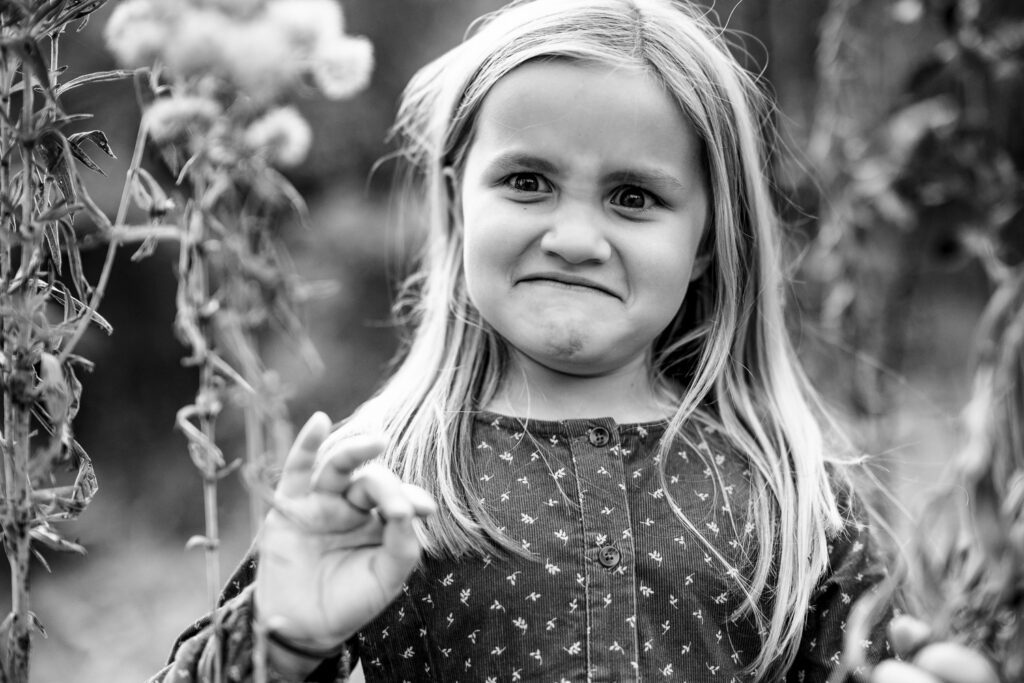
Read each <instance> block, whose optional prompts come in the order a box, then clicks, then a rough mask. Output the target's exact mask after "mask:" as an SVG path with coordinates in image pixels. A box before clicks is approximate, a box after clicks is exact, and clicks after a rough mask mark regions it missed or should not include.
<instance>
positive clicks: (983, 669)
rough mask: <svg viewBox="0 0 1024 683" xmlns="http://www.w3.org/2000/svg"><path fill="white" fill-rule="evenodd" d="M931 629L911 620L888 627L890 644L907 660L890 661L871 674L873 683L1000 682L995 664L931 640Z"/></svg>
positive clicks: (954, 645) (961, 647)
mask: <svg viewBox="0 0 1024 683" xmlns="http://www.w3.org/2000/svg"><path fill="white" fill-rule="evenodd" d="M931 635H932V634H931V629H929V628H928V626H926V625H925V624H924V623H922V622H920V621H918V620H916V619H912V618H910V617H896V618H895V619H893V620H892V623H891V624H890V625H889V642H890V643H892V645H893V647H894V648H895V649H896V652H897V654H899V656H900V657H903V658H904V659H905V660H906V661H902V662H901V661H897V660H895V659H887V660H885V661H883V662H880V663H879V664H878V666H876V667H875V668H874V671H872V673H871V678H870V681H871V683H999V675H998V674H997V673H996V670H995V669H994V668H993V666H992V663H991V662H989V660H988V659H987V658H986V657H985V656H984V655H982V654H981V653H980V652H978V651H976V650H972V649H971V648H969V647H967V646H965V645H960V644H957V643H951V642H937V643H933V642H930V641H931Z"/></svg>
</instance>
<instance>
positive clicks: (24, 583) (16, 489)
mask: <svg viewBox="0 0 1024 683" xmlns="http://www.w3.org/2000/svg"><path fill="white" fill-rule="evenodd" d="M25 71H26V72H25V73H24V75H23V77H24V79H25V81H24V82H25V86H26V87H25V88H24V90H23V92H22V111H21V121H20V127H21V128H22V129H23V131H22V133H23V134H22V135H21V144H20V152H21V160H22V181H21V227H22V229H23V230H30V229H31V225H32V214H33V211H34V209H35V192H36V188H35V164H34V160H33V148H34V141H33V140H32V139H31V137H30V136H28V135H26V134H25V132H26V131H25V129H27V128H28V127H29V126H31V121H32V117H33V113H34V106H35V98H34V89H33V88H32V79H31V76H29V75H28V73H27V70H25ZM17 237H18V238H22V237H23V236H22V235H18V236H17ZM3 252H4V256H5V266H6V267H5V269H4V275H9V274H10V271H11V268H13V261H12V260H11V254H10V247H9V246H5V247H4V249H3ZM20 258H21V261H22V265H24V262H25V260H26V255H25V246H24V241H23V246H22V250H21V253H20ZM4 282H5V283H6V282H7V279H6V278H5V279H4ZM26 291H27V290H26V289H25V288H24V287H22V288H20V289H19V290H18V291H9V292H8V301H9V302H10V303H11V305H12V308H13V309H14V312H13V315H11V318H12V319H11V320H10V321H6V323H5V325H4V335H3V342H4V348H3V354H4V357H5V358H6V359H7V362H8V363H10V366H11V367H10V380H9V382H10V385H11V387H13V388H14V391H10V392H8V391H5V392H4V431H5V436H6V439H5V446H6V448H5V451H6V452H5V453H4V503H5V505H4V510H3V520H4V522H3V523H4V529H3V531H4V550H5V551H6V554H7V559H8V563H9V564H10V568H11V613H10V616H9V620H10V621H9V623H8V624H7V648H6V650H7V651H6V661H5V662H4V673H5V674H6V676H7V677H8V679H11V680H16V681H24V680H28V665H29V655H30V652H31V649H32V637H31V628H32V623H31V614H30V611H29V610H30V602H29V561H30V558H31V553H32V539H31V536H30V535H29V534H30V531H31V521H32V506H31V496H32V482H31V478H30V474H29V458H30V456H31V443H30V419H31V402H30V400H29V397H28V391H30V387H32V386H33V385H34V384H35V378H34V371H33V368H32V364H31V362H30V361H29V355H30V353H31V345H32V339H31V332H30V330H31V325H30V322H29V321H30V320H31V312H30V306H29V304H28V302H27V301H26Z"/></svg>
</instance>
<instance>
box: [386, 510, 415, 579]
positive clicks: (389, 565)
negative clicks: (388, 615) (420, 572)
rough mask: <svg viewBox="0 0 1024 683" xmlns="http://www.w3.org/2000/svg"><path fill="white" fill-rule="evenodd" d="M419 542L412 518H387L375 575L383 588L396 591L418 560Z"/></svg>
mask: <svg viewBox="0 0 1024 683" xmlns="http://www.w3.org/2000/svg"><path fill="white" fill-rule="evenodd" d="M420 550H421V549H420V542H419V539H418V538H417V537H416V529H415V526H414V525H413V518H412V517H411V516H405V517H400V518H392V519H388V520H387V522H386V523H385V524H384V538H383V542H382V544H381V553H380V555H378V565H377V577H378V579H379V581H380V583H381V585H382V586H383V587H384V589H385V590H387V591H389V592H390V593H397V592H398V591H399V589H401V587H402V584H403V583H405V580H406V579H407V578H408V577H409V574H410V573H411V572H412V570H413V569H414V568H415V567H416V565H417V564H418V563H419V560H420Z"/></svg>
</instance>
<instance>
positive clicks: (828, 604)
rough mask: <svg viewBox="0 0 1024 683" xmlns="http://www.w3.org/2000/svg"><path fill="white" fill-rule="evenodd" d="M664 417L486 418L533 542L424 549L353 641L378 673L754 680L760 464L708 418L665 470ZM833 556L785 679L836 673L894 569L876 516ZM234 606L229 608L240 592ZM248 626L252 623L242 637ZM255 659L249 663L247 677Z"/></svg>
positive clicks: (483, 498)
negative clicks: (752, 615)
mask: <svg viewBox="0 0 1024 683" xmlns="http://www.w3.org/2000/svg"><path fill="white" fill-rule="evenodd" d="M664 430H665V423H647V424H629V425H620V424H616V423H615V422H614V421H612V420H611V419H607V418H603V419H594V420H583V419H581V420H565V421H536V420H531V421H529V422H525V421H522V420H518V419H513V418H510V417H505V416H501V415H496V414H493V413H480V414H479V415H478V416H477V417H476V419H475V424H474V430H473V440H472V448H471V453H469V454H468V456H469V457H472V459H473V460H472V464H473V467H472V471H474V472H475V475H474V476H475V477H476V478H477V479H478V482H477V492H478V495H479V496H480V502H481V504H482V505H483V506H484V507H485V509H486V510H487V511H488V512H489V514H490V515H491V516H492V519H493V520H494V521H495V522H496V523H497V524H498V526H499V527H500V528H501V530H502V531H503V532H504V533H505V535H506V536H507V537H508V538H509V539H511V540H512V541H514V542H515V543H517V544H518V545H519V546H520V548H521V550H522V551H523V552H522V554H521V555H518V554H512V553H504V554H498V553H494V554H489V555H485V556H483V557H467V558H461V559H451V558H430V557H428V558H425V559H424V561H423V563H422V564H421V566H420V568H419V569H417V570H416V571H415V572H414V573H413V575H412V576H411V577H410V578H409V580H408V581H407V583H406V584H405V585H404V586H403V590H402V593H401V594H400V595H399V596H398V598H397V599H396V600H395V601H394V602H393V603H392V604H391V605H390V606H389V607H388V608H387V609H386V610H385V611H384V612H383V613H382V614H380V615H379V616H378V617H377V618H376V619H375V620H374V621H372V622H371V623H369V624H368V625H367V626H366V627H365V628H364V629H362V630H361V631H360V632H359V633H358V634H357V636H356V637H355V638H353V639H352V641H351V643H350V653H351V655H352V657H358V659H359V661H360V662H361V664H362V669H363V672H364V675H365V677H366V680H367V681H368V683H375V682H378V681H389V682H390V681H410V682H411V681H444V682H445V683H448V682H451V683H456V682H460V681H466V682H468V681H483V682H491V681H493V682H494V683H497V682H498V681H545V682H553V683H562V682H568V681H572V682H576V681H635V680H649V681H680V682H687V683H730V682H733V681H745V680H749V677H744V674H743V668H744V667H745V666H746V665H747V664H749V663H750V661H751V660H752V658H753V657H754V656H755V655H756V653H757V649H758V637H757V631H756V628H755V626H754V624H753V623H752V622H751V621H750V620H749V619H746V618H743V617H737V616H736V612H737V608H738V607H739V606H740V605H741V597H740V595H739V594H738V591H737V590H736V582H735V580H734V578H735V574H736V573H737V572H743V571H744V569H745V568H746V567H747V566H748V565H749V564H750V560H749V558H748V557H747V552H749V548H750V547H751V534H752V533H753V524H752V523H751V522H750V520H747V519H745V518H744V513H745V511H746V501H747V497H748V494H749V473H748V472H747V471H746V469H745V467H746V465H745V462H744V460H743V459H742V458H739V457H737V456H736V455H735V454H734V453H731V452H730V451H729V450H728V448H726V446H725V445H724V444H725V442H724V440H723V439H721V438H720V436H719V435H717V434H715V433H713V432H711V431H709V430H705V429H697V428H692V430H691V431H692V433H689V434H687V435H685V436H682V437H678V438H676V439H675V441H674V442H673V448H672V449H670V451H669V455H668V456H667V457H668V460H667V461H666V462H665V463H664V465H665V466H664V474H662V473H661V467H660V463H659V462H658V444H659V441H660V439H661V437H662V436H663V434H664ZM670 501H673V502H674V504H675V505H678V507H679V508H680V511H681V512H682V513H683V514H684V515H685V517H686V519H688V520H689V521H690V522H691V524H692V525H693V528H687V527H686V526H685V525H684V524H683V523H682V522H681V521H680V520H679V518H678V517H677V515H676V513H675V512H674V511H673V503H670ZM697 533H699V534H700V536H701V537H703V539H704V540H705V541H707V543H705V542H704V541H702V540H701V538H700V537H698V535H697ZM709 544H710V548H709ZM830 551H831V552H830V555H831V565H832V566H831V570H830V572H829V574H828V575H827V576H825V577H823V578H822V580H821V582H820V583H819V585H818V587H817V591H816V593H815V598H814V603H813V604H812V606H811V612H810V613H809V614H808V618H807V626H806V631H805V637H804V639H803V641H802V642H801V645H800V650H799V653H798V657H797V660H796V662H795V663H794V665H793V666H792V667H791V669H790V671H789V672H788V673H787V674H786V675H785V679H784V680H787V681H808V682H809V681H819V682H822V683H823V682H824V681H826V680H827V679H828V677H829V674H830V672H832V671H833V670H834V669H836V668H837V666H838V664H839V660H840V656H841V652H842V646H843V642H842V640H843V635H844V632H845V629H846V618H847V615H848V613H849V611H850V609H851V606H852V603H853V602H855V601H856V599H857V598H858V597H859V596H860V595H862V594H863V593H864V592H865V591H867V590H869V589H870V588H872V587H873V586H874V585H875V584H877V582H878V581H879V580H881V578H882V577H883V576H884V573H885V572H884V569H883V568H882V567H881V566H880V565H879V564H878V562H877V561H876V559H875V557H874V555H873V553H872V549H871V537H870V534H869V532H868V530H867V528H866V527H865V526H863V525H862V524H859V523H853V524H851V525H850V527H849V529H848V530H847V532H846V533H844V534H842V535H841V536H840V537H838V538H837V539H835V540H834V542H833V544H832V546H831V547H830ZM253 567H254V565H253V563H252V562H249V563H247V564H246V565H243V567H242V569H241V571H240V572H239V574H238V575H237V576H236V577H235V580H234V581H233V582H232V585H230V586H229V589H228V595H232V594H238V595H237V597H234V598H233V601H234V602H235V603H242V604H244V601H245V600H246V599H247V595H248V593H250V592H251V591H250V590H246V589H245V586H246V584H248V583H250V582H251V580H252V577H253V574H254V572H253ZM224 609H225V610H228V611H229V612H231V609H232V601H231V600H228V601H227V602H226V605H225V608H224ZM240 610H242V608H241V607H237V608H235V612H239V611H240ZM236 621H243V622H244V621H245V620H244V619H240V620H239V619H236ZM246 628H247V626H246V625H245V624H243V623H239V624H238V625H237V626H234V627H233V634H237V631H238V630H242V631H244V630H245V629H246ZM248 628H250V629H251V626H249V627H248ZM208 630H209V629H208V625H207V624H206V622H200V623H199V624H197V626H196V627H194V628H193V629H192V631H190V632H189V633H187V634H186V635H185V636H183V639H182V641H179V642H181V643H182V646H181V647H179V648H178V650H177V653H178V654H177V657H176V660H182V659H186V658H185V657H183V656H182V651H183V650H189V651H195V652H196V653H197V654H196V655H195V656H196V657H198V656H199V655H198V653H200V652H201V651H202V647H201V644H202V643H203V642H205V641H204V638H206V639H208ZM204 634H206V636H204ZM248 640H249V641H251V637H250V638H248ZM236 641H237V642H238V643H244V642H245V641H246V638H244V637H238V636H237V635H236ZM227 647H228V648H229V649H230V644H229V645H228V646H227ZM862 647H865V648H866V649H868V650H869V653H868V658H869V659H871V660H874V659H878V658H880V657H881V656H882V655H883V653H884V652H885V650H886V649H887V644H886V643H885V640H884V638H883V637H881V636H880V635H878V634H877V633H875V634H873V635H872V637H871V638H870V639H869V640H868V641H866V642H864V643H862ZM236 649H237V650H238V654H237V655H233V656H232V657H233V658H234V659H238V658H241V657H243V655H244V651H245V650H246V648H245V647H244V646H242V645H239V646H238V647H236ZM232 657H228V659H232ZM176 660H175V661H176ZM175 666H177V667H178V669H179V670H181V671H192V669H191V668H190V667H189V665H187V664H184V665H176V664H175V663H174V662H172V664H171V665H169V667H168V669H166V670H165V671H164V672H162V674H161V675H158V679H160V680H168V681H170V680H178V679H174V678H172V677H166V678H163V676H165V675H168V674H169V672H170V671H171V670H173V669H174V667H175ZM344 668H345V666H342V665H341V664H339V663H328V664H325V666H323V667H321V669H318V674H317V675H316V676H314V677H313V679H314V680H334V679H335V678H338V677H339V675H340V676H341V677H342V678H343V672H342V674H339V673H338V672H339V670H342V671H343V670H344ZM247 670H248V667H247V665H245V664H239V665H238V671H239V672H240V673H239V676H240V680H241V679H244V672H245V671H247Z"/></svg>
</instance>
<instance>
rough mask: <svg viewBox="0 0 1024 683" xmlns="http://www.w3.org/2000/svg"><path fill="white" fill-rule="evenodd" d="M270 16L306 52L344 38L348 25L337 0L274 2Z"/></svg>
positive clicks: (272, 21) (269, 5)
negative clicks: (345, 28) (343, 34)
mask: <svg viewBox="0 0 1024 683" xmlns="http://www.w3.org/2000/svg"><path fill="white" fill-rule="evenodd" d="M266 16H267V19H268V20H269V21H270V22H271V23H273V24H274V25H275V26H277V27H279V28H280V29H281V30H282V31H283V32H284V34H285V36H286V37H287V39H288V40H289V42H291V43H292V45H294V46H295V47H296V48H298V49H299V50H302V51H304V52H306V53H312V52H314V51H315V50H316V49H317V46H319V45H321V44H323V43H328V42H330V41H333V40H336V39H338V38H340V37H341V36H342V32H343V31H344V26H345V24H344V22H345V19H344V16H343V15H342V12H341V5H339V4H338V3H337V2H336V1H335V0H270V2H268V3H267V6H266Z"/></svg>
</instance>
